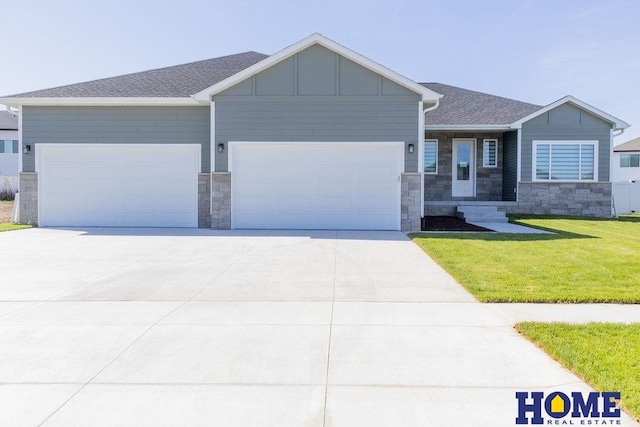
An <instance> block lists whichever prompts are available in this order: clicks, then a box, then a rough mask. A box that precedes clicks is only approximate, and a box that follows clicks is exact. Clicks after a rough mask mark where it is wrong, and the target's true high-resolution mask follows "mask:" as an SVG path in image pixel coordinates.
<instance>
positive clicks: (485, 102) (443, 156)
mask: <svg viewBox="0 0 640 427" xmlns="http://www.w3.org/2000/svg"><path fill="white" fill-rule="evenodd" d="M0 102H2V103H5V104H7V105H11V106H16V107H18V108H19V109H20V111H21V114H22V138H23V139H22V141H23V142H22V144H23V147H22V150H20V155H21V173H20V192H21V200H20V220H21V222H25V223H32V224H39V225H40V226H157V227H196V226H197V227H207V228H208V227H211V228H213V229H243V228H248V229H260V228H271V229H274V228H275V229H287V228H294V229H382V230H405V231H406V230H419V229H420V221H421V217H423V216H424V215H425V213H427V214H430V213H431V214H432V213H437V212H453V211H455V210H456V209H458V208H459V205H461V204H467V205H468V204H480V205H485V204H494V205H495V206H497V207H499V208H500V209H501V210H503V211H508V212H526V213H552V214H571V215H591V216H600V217H607V216H610V215H611V179H610V175H609V172H610V167H609V164H610V153H611V146H612V145H611V142H612V134H613V132H614V131H616V130H618V129H624V128H626V127H628V126H629V125H628V124H627V123H625V122H624V121H622V120H620V119H617V118H615V117H613V116H611V115H609V114H607V113H605V112H603V111H600V110H598V109H597V108H595V107H593V106H591V105H588V104H586V103H584V102H582V101H580V100H578V99H576V98H573V97H570V96H567V97H564V98H562V99H560V100H558V101H556V102H553V103H551V104H549V105H547V106H539V105H533V104H527V103H523V102H519V101H515V100H510V99H505V98H500V97H496V96H492V95H487V94H482V93H478V92H473V91H469V90H465V89H461V88H456V87H453V86H447V85H443V84H437V83H425V84H419V83H416V82H414V81H412V80H410V79H408V78H406V77H404V76H402V75H400V74H398V73H396V72H394V71H392V70H390V69H388V68H386V67H384V66H382V65H380V64H377V63H375V62H373V61H372V60H370V59H368V58H366V57H364V56H362V55H360V54H358V53H356V52H354V51H352V50H350V49H348V48H346V47H344V46H342V45H340V44H338V43H336V42H334V41H332V40H330V39H328V38H326V37H324V36H322V35H320V34H313V35H311V36H309V37H307V38H305V39H303V40H301V41H299V42H297V43H295V44H293V45H291V46H289V47H287V48H285V49H283V50H281V51H279V52H278V53H276V54H274V55H271V56H267V55H264V54H260V53H256V52H245V53H241V54H237V55H230V56H225V57H221V58H214V59H210V60H205V61H200V62H194V63H189V64H183V65H178V66H174V67H168V68H162V69H157V70H151V71H145V72H141V73H135V74H129V75H125V76H119V77H113V78H107V79H102V80H96V81H91V82H85V83H79V84H74V85H70V86H63V87H58V88H53V89H46V90H41V91H36V92H29V93H23V94H18V95H13V96H9V97H5V98H0Z"/></svg>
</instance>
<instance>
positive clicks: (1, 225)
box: [0, 222, 31, 232]
mask: <svg viewBox="0 0 640 427" xmlns="http://www.w3.org/2000/svg"><path fill="white" fill-rule="evenodd" d="M24 228H31V226H30V225H24V224H12V223H10V222H0V232H2V231H11V230H22V229H24Z"/></svg>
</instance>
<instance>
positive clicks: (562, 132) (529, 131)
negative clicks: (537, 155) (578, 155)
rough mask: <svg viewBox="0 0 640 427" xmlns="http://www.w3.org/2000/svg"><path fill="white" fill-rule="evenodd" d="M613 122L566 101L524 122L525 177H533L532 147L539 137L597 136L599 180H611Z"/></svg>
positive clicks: (562, 138) (586, 137) (586, 138)
mask: <svg viewBox="0 0 640 427" xmlns="http://www.w3.org/2000/svg"><path fill="white" fill-rule="evenodd" d="M610 131H611V123H608V122H606V121H604V120H601V119H599V118H597V117H595V116H593V115H591V114H589V113H588V112H586V111H584V110H582V109H580V108H577V107H574V106H573V105H569V104H563V105H561V106H559V107H557V108H555V109H553V110H551V111H548V112H547V113H545V114H542V115H540V116H538V117H535V118H533V119H531V120H529V121H528V122H526V123H524V124H523V125H522V130H521V132H522V157H521V160H522V181H523V182H530V181H532V161H533V157H532V147H533V141H538V140H560V141H563V140H597V141H599V150H598V181H600V182H607V181H609V157H610V153H611V147H610V140H611V134H610Z"/></svg>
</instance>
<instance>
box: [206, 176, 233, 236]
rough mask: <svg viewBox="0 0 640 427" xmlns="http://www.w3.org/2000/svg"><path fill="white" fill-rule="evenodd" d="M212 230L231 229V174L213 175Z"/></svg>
mask: <svg viewBox="0 0 640 427" xmlns="http://www.w3.org/2000/svg"><path fill="white" fill-rule="evenodd" d="M211 228H212V229H214V230H230V229H231V173H230V172H213V173H212V174H211Z"/></svg>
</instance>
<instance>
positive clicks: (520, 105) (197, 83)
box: [8, 51, 542, 126]
mask: <svg viewBox="0 0 640 427" xmlns="http://www.w3.org/2000/svg"><path fill="white" fill-rule="evenodd" d="M267 57H268V55H265V54H262V53H258V52H253V51H251V52H244V53H239V54H236V55H229V56H222V57H219V58H213V59H207V60H204V61H198V62H191V63H188V64H181V65H175V66H172V67H165V68H158V69H155V70H149V71H142V72H139V73H133V74H126V75H122V76H117V77H110V78H106V79H100V80H93V81H89V82H84V83H77V84H72V85H67V86H60V87H55V88H51V89H44V90H38V91H34V92H26V93H20V94H17V95H11V96H8V98H9V97H11V98H14V97H15V98H42V97H52V98H57V97H61V98H65V97H80V98H82V97H97V98H100V97H105V98H110V97H160V98H168V97H171V98H173V97H177V98H181V97H189V96H191V95H193V94H195V93H197V92H200V91H201V90H203V89H206V88H208V87H210V86H212V85H214V84H216V83H218V82H220V81H222V80H224V79H226V78H227V77H230V76H232V75H234V74H236V73H238V72H240V71H242V70H244V69H245V68H248V67H250V66H251V65H253V64H255V63H257V62H260V61H261V60H263V59H265V58H267ZM421 84H422V85H423V86H426V87H427V88H429V89H431V90H433V91H435V92H437V93H440V94H442V95H444V97H443V98H442V99H441V100H440V106H439V107H438V108H437V109H436V110H434V111H431V112H429V113H427V114H426V124H427V126H428V125H482V124H487V125H507V124H511V123H513V122H514V121H516V120H518V119H521V118H522V117H525V116H527V115H529V114H531V113H533V112H534V111H537V110H539V109H540V108H542V107H541V106H539V105H534V104H528V103H526V102H520V101H516V100H514V99H508V98H502V97H499V96H494V95H489V94H486V93H481V92H475V91H472V90H467V89H462V88H459V87H455V86H449V85H445V84H441V83H421Z"/></svg>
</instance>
